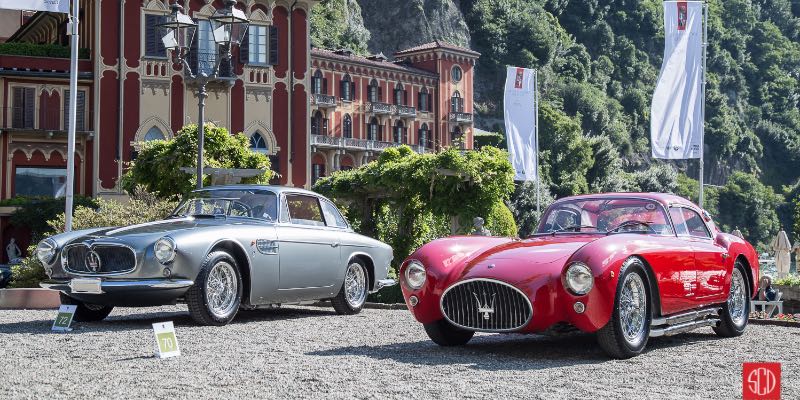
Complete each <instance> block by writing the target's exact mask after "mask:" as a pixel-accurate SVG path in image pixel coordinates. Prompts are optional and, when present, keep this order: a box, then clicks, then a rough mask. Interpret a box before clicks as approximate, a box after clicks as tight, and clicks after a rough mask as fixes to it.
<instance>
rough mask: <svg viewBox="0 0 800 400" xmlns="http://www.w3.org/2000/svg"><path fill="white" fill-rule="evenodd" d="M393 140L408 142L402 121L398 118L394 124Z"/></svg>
mask: <svg viewBox="0 0 800 400" xmlns="http://www.w3.org/2000/svg"><path fill="white" fill-rule="evenodd" d="M394 142H395V143H407V142H408V137H407V135H406V127H405V125H404V124H403V121H402V120H399V119H398V120H397V122H395V124H394Z"/></svg>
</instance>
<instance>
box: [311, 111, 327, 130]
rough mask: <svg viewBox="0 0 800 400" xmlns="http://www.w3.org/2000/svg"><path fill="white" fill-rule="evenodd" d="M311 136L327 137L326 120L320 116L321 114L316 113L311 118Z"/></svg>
mask: <svg viewBox="0 0 800 400" xmlns="http://www.w3.org/2000/svg"><path fill="white" fill-rule="evenodd" d="M311 134H312V135H327V134H328V119H327V118H324V117H323V116H322V112H320V111H317V112H316V113H314V116H313V117H311Z"/></svg>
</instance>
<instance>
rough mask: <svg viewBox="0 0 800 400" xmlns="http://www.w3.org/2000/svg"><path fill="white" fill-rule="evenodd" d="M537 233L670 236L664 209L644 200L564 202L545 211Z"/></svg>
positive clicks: (670, 229) (670, 230) (671, 232)
mask: <svg viewBox="0 0 800 400" xmlns="http://www.w3.org/2000/svg"><path fill="white" fill-rule="evenodd" d="M542 221H543V222H542V223H541V224H540V225H539V230H538V233H559V232H593V233H610V232H647V233H655V234H659V235H672V234H673V231H672V226H671V225H670V223H669V220H668V219H667V216H666V215H665V214H664V209H663V207H661V206H660V205H659V204H657V203H656V202H654V201H650V200H644V199H592V200H576V201H566V202H561V203H557V204H554V205H552V206H550V208H548V209H547V211H546V212H545V214H544V217H543V218H542Z"/></svg>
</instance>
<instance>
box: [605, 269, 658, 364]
mask: <svg viewBox="0 0 800 400" xmlns="http://www.w3.org/2000/svg"><path fill="white" fill-rule="evenodd" d="M629 277H630V278H629ZM637 277H638V279H639V280H640V282H641V283H642V284H643V285H642V287H641V288H642V289H643V290H644V294H643V295H644V297H645V298H644V304H645V305H646V306H645V310H644V327H643V329H644V331H643V332H640V333H639V334H637V336H636V337H635V338H634V339H631V338H628V337H627V336H626V335H625V334H624V331H623V327H622V323H623V322H622V318H621V316H620V299H621V296H622V291H623V288H624V286H625V284H626V282H630V283H632V284H633V285H634V286H636V279H637ZM628 279H630V281H629V280H628ZM651 304H652V301H651V299H650V286H649V284H648V281H647V274H646V273H645V270H644V264H643V263H642V260H640V259H638V258H636V257H631V258H629V259H628V260H626V261H625V263H624V264H623V265H622V268H621V269H620V272H619V280H618V281H617V291H616V294H615V295H614V311H613V313H612V314H611V319H610V320H609V321H608V323H607V324H606V326H604V327H602V328H600V330H599V331H597V342H598V344H600V347H601V348H602V349H603V350H604V351H605V352H606V353H607V354H608V355H609V356H611V357H613V358H617V359H626V358H631V357H633V356H636V355H638V354H639V353H641V352H642V351H643V350H644V348H645V346H647V340H648V339H649V337H650V324H651V322H652V312H651Z"/></svg>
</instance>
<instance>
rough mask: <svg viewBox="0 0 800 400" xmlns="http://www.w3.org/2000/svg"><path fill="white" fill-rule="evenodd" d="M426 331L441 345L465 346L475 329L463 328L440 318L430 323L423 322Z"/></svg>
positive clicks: (473, 334)
mask: <svg viewBox="0 0 800 400" xmlns="http://www.w3.org/2000/svg"><path fill="white" fill-rule="evenodd" d="M422 326H424V327H425V333H427V334H428V337H429V338H431V340H433V342H434V343H436V344H438V345H439V346H446V347H449V346H463V345H465V344H467V342H469V341H470V340H471V339H472V337H473V336H475V332H474V331H468V330H466V329H461V328H459V327H457V326H455V325H453V324H451V323H450V321H448V320H446V319H440V320H438V321H436V322H432V323H430V324H423V325H422Z"/></svg>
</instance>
